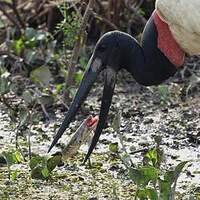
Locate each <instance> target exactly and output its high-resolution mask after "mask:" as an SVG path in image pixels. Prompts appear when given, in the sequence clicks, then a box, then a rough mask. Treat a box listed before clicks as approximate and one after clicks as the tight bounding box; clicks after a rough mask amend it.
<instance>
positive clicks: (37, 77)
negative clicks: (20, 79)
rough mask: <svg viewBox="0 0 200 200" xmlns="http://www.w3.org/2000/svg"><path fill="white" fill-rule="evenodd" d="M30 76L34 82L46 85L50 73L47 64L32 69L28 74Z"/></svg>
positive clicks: (50, 76) (49, 78)
mask: <svg viewBox="0 0 200 200" xmlns="http://www.w3.org/2000/svg"><path fill="white" fill-rule="evenodd" d="M30 77H31V80H32V81H33V82H34V83H36V84H40V85H41V86H43V87H47V86H48V85H49V83H50V80H51V78H52V75H51V72H50V70H49V68H48V67H47V66H41V67H38V68H37V69H35V70H33V71H32V72H31V74H30Z"/></svg>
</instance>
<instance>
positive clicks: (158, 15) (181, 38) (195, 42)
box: [48, 0, 200, 162]
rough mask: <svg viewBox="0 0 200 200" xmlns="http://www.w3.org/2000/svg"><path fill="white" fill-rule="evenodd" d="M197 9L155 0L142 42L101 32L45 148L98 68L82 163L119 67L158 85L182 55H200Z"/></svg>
mask: <svg viewBox="0 0 200 200" xmlns="http://www.w3.org/2000/svg"><path fill="white" fill-rule="evenodd" d="M199 8H200V0H191V1H188V0H171V1H169V0H157V1H156V6H155V10H154V12H153V13H152V15H151V17H150V19H149V20H148V22H147V24H146V26H145V28H144V31H143V35H142V40H141V45H140V44H139V43H138V42H137V41H136V39H135V38H133V37H132V36H131V35H129V34H127V33H124V32H120V31H111V32H108V33H106V34H104V35H103V36H102V37H101V38H100V39H99V41H98V42H97V44H96V46H95V49H94V52H93V54H92V56H91V58H90V60H89V62H88V66H87V70H86V72H85V74H84V77H83V79H82V82H81V84H80V86H79V89H78V91H77V93H76V95H75V97H74V99H73V102H72V104H71V106H70V107H69V110H68V112H67V114H66V116H65V119H64V121H63V122H62V125H61V126H60V128H59V130H58V132H57V134H56V135H55V137H54V139H53V142H52V144H51V146H50V148H49V151H50V150H51V149H52V147H53V146H54V145H55V144H56V143H57V141H58V140H59V138H60V137H61V136H62V134H63V133H64V131H65V130H66V128H67V127H68V126H69V124H70V122H71V121H72V119H73V118H74V117H75V115H76V113H77V111H78V109H79V108H80V106H81V104H82V103H83V102H84V100H85V99H86V97H87V95H88V93H89V91H90V89H91V87H92V85H93V83H94V82H95V81H96V79H97V76H98V74H99V73H100V72H101V71H103V70H106V73H105V82H104V89H103V97H102V102H101V108H100V114H99V122H98V125H97V128H96V130H95V134H94V137H93V139H92V143H91V145H90V147H89V150H88V152H87V155H86V157H85V161H86V160H87V159H88V158H89V157H90V155H91V153H92V151H93V149H94V148H95V146H96V144H97V142H98V140H99V137H100V134H101V132H102V129H103V128H104V126H105V122H106V118H107V115H108V112H109V107H110V105H111V101H112V96H113V92H114V88H115V80H116V76H117V73H118V71H119V70H120V69H122V68H123V69H126V70H127V71H128V72H130V73H131V74H132V76H133V78H134V79H135V80H136V81H137V82H138V83H139V84H142V85H144V86H152V85H158V84H160V83H162V82H163V81H165V80H167V79H168V78H169V77H171V76H173V75H174V74H175V73H176V71H177V70H178V69H180V68H181V66H182V65H183V64H184V58H185V54H189V55H199V54H200V9H199ZM49 151H48V152H49ZM85 161H84V162H85Z"/></svg>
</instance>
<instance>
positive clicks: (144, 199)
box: [136, 189, 148, 200]
mask: <svg viewBox="0 0 200 200" xmlns="http://www.w3.org/2000/svg"><path fill="white" fill-rule="evenodd" d="M136 197H138V198H139V199H140V200H148V196H147V193H146V190H145V189H139V190H138V191H137V192H136Z"/></svg>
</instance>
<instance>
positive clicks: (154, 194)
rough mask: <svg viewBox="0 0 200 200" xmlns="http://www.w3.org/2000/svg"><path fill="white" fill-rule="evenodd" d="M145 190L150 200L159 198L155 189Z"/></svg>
mask: <svg viewBox="0 0 200 200" xmlns="http://www.w3.org/2000/svg"><path fill="white" fill-rule="evenodd" d="M145 190H146V193H147V196H148V197H149V199H150V200H158V193H157V191H156V190H155V189H153V188H146V189H145Z"/></svg>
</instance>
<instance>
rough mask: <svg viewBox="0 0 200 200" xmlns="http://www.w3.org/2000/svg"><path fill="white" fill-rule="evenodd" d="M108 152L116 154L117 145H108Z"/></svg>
mask: <svg viewBox="0 0 200 200" xmlns="http://www.w3.org/2000/svg"><path fill="white" fill-rule="evenodd" d="M109 151H111V152H113V153H117V152H118V151H119V146H118V143H117V142H115V143H111V144H109Z"/></svg>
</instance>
